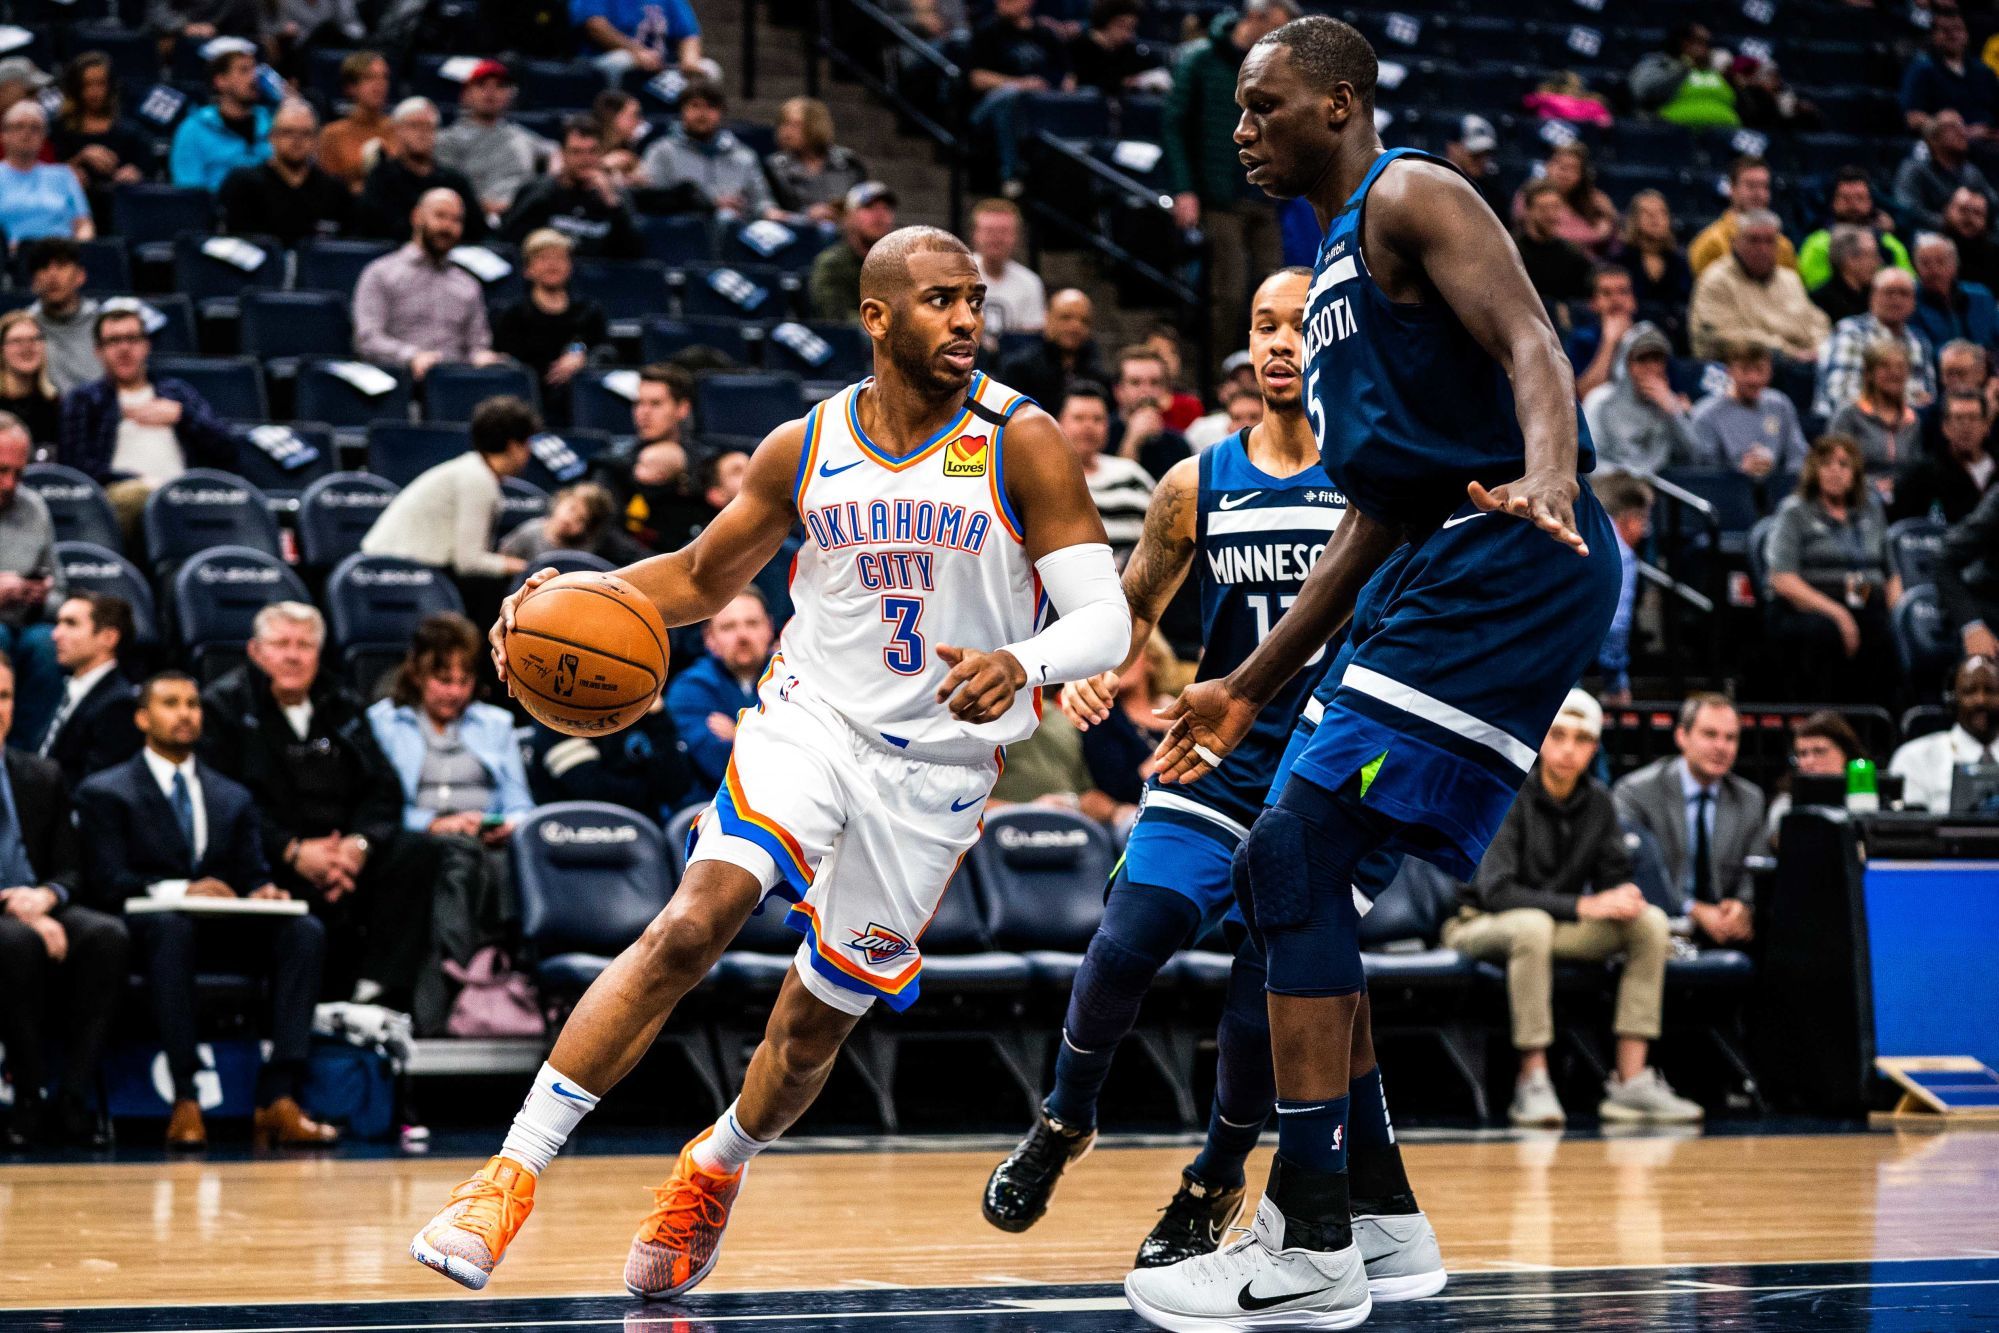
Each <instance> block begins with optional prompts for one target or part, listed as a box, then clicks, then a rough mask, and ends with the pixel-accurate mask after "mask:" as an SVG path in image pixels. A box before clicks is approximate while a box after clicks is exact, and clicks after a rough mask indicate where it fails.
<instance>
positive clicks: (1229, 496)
mask: <svg viewBox="0 0 1999 1333" xmlns="http://www.w3.org/2000/svg"><path fill="white" fill-rule="evenodd" d="M1248 444H1249V431H1248V430H1247V429H1245V430H1241V431H1238V432H1237V433H1236V434H1234V435H1231V436H1230V437H1229V438H1227V439H1225V440H1223V441H1222V442H1221V443H1220V444H1217V445H1215V446H1214V447H1213V448H1211V449H1209V450H1208V451H1207V452H1205V453H1203V454H1202V455H1201V458H1200V478H1201V480H1200V490H1199V496H1200V508H1199V511H1198V512H1199V517H1198V518H1197V520H1196V523H1195V529H1194V575H1195V579H1196V586H1197V587H1198V588H1199V589H1200V593H1201V642H1202V644H1203V645H1204V647H1203V649H1202V653H1201V666H1200V670H1199V672H1198V673H1197V675H1196V679H1198V680H1212V679H1214V678H1216V677H1218V676H1226V675H1228V674H1229V672H1231V671H1233V670H1235V669H1236V667H1238V666H1239V665H1241V664H1242V661H1243V659H1245V658H1247V657H1248V656H1249V655H1250V653H1251V652H1253V651H1254V650H1255V648H1256V645H1257V644H1259V643H1261V642H1263V640H1264V639H1265V638H1266V637H1267V636H1268V635H1269V634H1270V630H1271V627H1272V626H1273V625H1275V624H1276V623H1277V618H1278V617H1279V616H1281V615H1283V614H1284V611H1285V608H1287V607H1289V606H1290V605H1291V603H1292V602H1294V601H1296V600H1297V598H1298V589H1299V588H1300V587H1302V586H1303V585H1304V582H1305V576H1306V575H1307V574H1309V573H1310V572H1311V570H1312V565H1313V563H1314V562H1315V561H1317V560H1318V558H1319V552H1321V551H1322V550H1324V549H1325V546H1326V543H1327V541H1329V540H1330V539H1331V538H1332V535H1333V529H1334V528H1336V527H1338V526H1339V522H1340V519H1341V518H1342V517H1343V516H1344V515H1345V514H1346V505H1347V502H1346V497H1345V496H1343V495H1341V494H1340V492H1339V490H1338V488H1336V487H1335V486H1334V485H1333V484H1332V481H1331V480H1330V479H1329V478H1328V477H1327V476H1326V472H1325V469H1324V468H1322V467H1318V466H1316V465H1315V466H1312V467H1308V468H1306V469H1305V470H1304V471H1303V472H1299V473H1296V474H1294V475H1292V476H1289V477H1273V476H1271V475H1270V474H1269V473H1268V472H1265V471H1264V470H1263V469H1261V468H1259V467H1257V466H1256V464H1254V463H1252V462H1250V460H1249V448H1248ZM1332 655H1333V654H1332V652H1331V651H1330V650H1328V649H1324V648H1322V649H1320V650H1319V653H1318V655H1316V656H1315V657H1313V658H1312V660H1311V662H1309V663H1308V664H1307V665H1306V667H1305V669H1304V670H1303V671H1300V672H1299V673H1298V674H1297V676H1295V677H1293V678H1292V680H1291V683H1290V684H1288V685H1286V686H1285V687H1284V688H1283V689H1282V690H1281V691H1279V692H1278V694H1277V696H1276V697H1275V698H1273V699H1272V700H1271V701H1270V703H1269V704H1268V705H1267V706H1266V707H1265V708H1264V710H1263V711H1262V712H1261V713H1259V714H1257V718H1256V724H1255V725H1254V726H1253V727H1251V728H1250V732H1249V735H1247V736H1245V737H1243V740H1242V743H1241V744H1240V745H1238V746H1236V748H1235V749H1234V750H1233V751H1231V752H1230V754H1229V756H1228V757H1227V758H1226V759H1225V760H1223V761H1222V766H1221V767H1220V768H1218V769H1216V770H1215V771H1214V772H1212V773H1209V774H1208V775H1207V776H1205V777H1203V778H1201V779H1200V780H1199V781H1197V782H1194V783H1192V784H1190V785H1186V786H1174V787H1172V788H1168V789H1162V788H1161V787H1160V785H1159V783H1158V782H1157V780H1153V781H1151V782H1148V783H1147V784H1146V785H1147V788H1148V790H1147V792H1146V797H1145V803H1146V809H1147V811H1148V812H1159V811H1164V810H1168V809H1176V808H1179V807H1180V806H1181V804H1182V803H1183V802H1194V803H1198V804H1200V805H1202V806H1205V807H1207V808H1208V809H1211V810H1215V811H1218V812H1220V813H1221V814H1223V815H1225V816H1226V817H1228V818H1229V819H1231V820H1234V821H1236V822H1237V823H1240V824H1243V825H1248V824H1249V823H1251V822H1252V821H1253V820H1255V818H1256V815H1257V812H1258V811H1260V810H1262V809H1263V803H1264V796H1265V795H1266V794H1267V793H1268V792H1269V790H1270V779H1271V775H1272V774H1273V773H1274V772H1275V771H1276V769H1277V760H1278V757H1279V756H1280V755H1282V754H1283V753H1284V746H1285V743H1286V742H1287V741H1288V740H1289V739H1290V737H1291V729H1292V727H1293V725H1295V724H1296V722H1297V720H1298V711H1299V709H1300V708H1302V707H1303V706H1304V703H1305V700H1306V698H1307V697H1308V696H1309V695H1310V694H1311V692H1312V689H1313V687H1314V686H1316V685H1317V684H1318V683H1319V678H1320V677H1321V676H1323V675H1324V674H1325V671H1326V664H1327V663H1328V662H1329V661H1330V660H1331V659H1332ZM1186 813H1188V814H1192V815H1195V816H1196V817H1198V816H1199V812H1198V811H1192V810H1189V811H1186Z"/></svg>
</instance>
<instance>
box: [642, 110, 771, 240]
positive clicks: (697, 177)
mask: <svg viewBox="0 0 1999 1333" xmlns="http://www.w3.org/2000/svg"><path fill="white" fill-rule="evenodd" d="M640 169H641V170H642V171H644V173H645V178H646V180H647V181H649V182H651V183H652V184H653V185H656V186H661V187H664V186H669V185H678V184H681V183H682V182H683V181H684V182H686V183H688V184H690V185H695V186H698V187H700V189H701V190H702V192H703V193H705V194H706V195H707V196H708V197H709V199H711V200H713V199H720V198H722V197H724V196H725V195H732V194H739V195H741V196H742V197H743V216H744V217H745V218H757V217H761V216H763V213H764V210H766V209H768V208H771V207H773V204H772V202H771V193H770V182H769V181H768V180H766V179H765V178H764V169H763V163H761V162H759V161H757V155H756V151H755V150H754V149H752V148H750V147H749V146H748V145H746V144H745V143H743V142H742V140H740V139H738V138H737V137H736V136H735V135H733V134H731V133H729V131H727V130H716V131H715V133H714V134H713V135H711V136H709V138H708V140H707V142H705V143H702V142H699V141H697V140H694V139H690V138H688V137H687V135H686V133H685V132H684V131H682V129H681V128H680V126H678V125H676V126H674V127H673V128H672V129H671V130H669V131H668V132H667V133H666V134H664V135H662V136H661V137H660V138H659V139H658V140H657V141H656V142H655V143H654V144H653V146H652V147H650V148H648V149H646V155H645V158H644V159H643V160H642V161H641V162H640Z"/></svg>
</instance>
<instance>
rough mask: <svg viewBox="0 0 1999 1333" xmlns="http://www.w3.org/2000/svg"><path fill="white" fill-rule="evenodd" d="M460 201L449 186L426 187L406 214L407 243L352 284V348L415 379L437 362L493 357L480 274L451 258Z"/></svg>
mask: <svg viewBox="0 0 1999 1333" xmlns="http://www.w3.org/2000/svg"><path fill="white" fill-rule="evenodd" d="M463 209H464V205H463V204H462V203H461V202H460V200H459V198H458V196H457V195H456V194H454V193H453V192H452V191H451V190H449V189H443V188H440V189H435V190H429V191H426V192H425V194H424V196H423V198H422V199H420V200H418V201H417V206H416V210H415V211H414V212H413V213H411V215H410V233H411V239H410V242H409V244H407V245H405V246H403V247H402V248H401V249H400V250H397V251H395V252H393V253H391V254H386V255H383V256H382V257H381V258H380V259H377V260H375V261H374V262H373V263H371V264H369V265H368V267H366V268H364V269H362V270H361V278H360V281H358V282H356V283H355V284H354V307H353V310H354V350H355V351H356V352H357V353H359V354H360V355H361V356H362V357H364V358H366V359H367V360H369V361H373V362H374V363H375V364H376V365H381V366H393V367H396V368H397V369H401V370H407V371H408V372H409V373H410V376H411V378H413V379H418V380H421V379H422V378H423V377H424V376H425V375H428V374H429V373H430V368H431V367H432V366H435V365H438V364H439V363H441V362H443V363H464V364H468V365H474V366H490V365H493V364H495V363H496V362H498V361H499V359H500V358H499V356H498V354H497V353H495V352H494V351H493V334H492V330H491V329H490V328H489V327H488V326H487V324H486V294H485V292H484V291H483V290H481V289H480V286H479V280H478V279H477V278H475V277H473V276H472V275H471V274H470V273H468V272H466V271H465V270H464V269H462V268H460V267H459V266H458V265H456V264H454V263H452V262H451V251H452V250H453V249H454V248H455V247H456V246H457V245H458V238H459V236H460V234H461V231H462V229H463V226H464V216H465V215H464V212H463Z"/></svg>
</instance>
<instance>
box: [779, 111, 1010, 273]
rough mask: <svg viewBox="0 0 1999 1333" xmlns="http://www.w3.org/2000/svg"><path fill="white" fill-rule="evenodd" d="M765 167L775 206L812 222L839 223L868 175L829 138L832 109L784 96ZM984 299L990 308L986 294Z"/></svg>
mask: <svg viewBox="0 0 1999 1333" xmlns="http://www.w3.org/2000/svg"><path fill="white" fill-rule="evenodd" d="M764 167H765V169H766V170H767V171H768V172H769V174H770V183H771V193H772V196H773V197H774V198H775V200H776V202H777V206H778V207H779V208H782V209H784V210H785V211H786V212H788V213H799V214H803V215H804V216H806V217H809V218H811V219H812V220H813V221H814V222H838V221H839V220H840V206H841V201H842V200H844V199H845V198H846V197H847V191H849V190H851V189H853V188H854V187H855V186H856V185H859V184H860V183H861V182H862V181H864V180H866V179H867V178H868V169H867V167H866V166H865V165H863V163H862V162H861V159H860V158H858V157H856V156H854V155H853V154H852V153H850V152H848V151H847V150H846V149H845V148H842V147H841V146H840V145H839V144H837V143H835V142H834V140H833V113H832V112H831V111H828V110H827V109H826V104H825V103H824V102H822V101H820V100H819V99H818V98H816V97H792V98H787V99H786V100H785V103H784V105H783V106H782V107H779V108H778V113H777V151H776V152H774V153H772V154H770V155H769V156H768V157H766V158H765V159H764ZM977 220H978V215H977V214H976V213H974V214H973V222H974V224H975V225H976V223H977ZM986 300H987V307H988V309H990V308H991V301H992V297H991V294H990V293H988V295H987V298H986Z"/></svg>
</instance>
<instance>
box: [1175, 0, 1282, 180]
mask: <svg viewBox="0 0 1999 1333" xmlns="http://www.w3.org/2000/svg"><path fill="white" fill-rule="evenodd" d="M1241 19H1242V15H1241V14H1239V13H1237V12H1236V11H1235V10H1233V9H1227V10H1223V11H1222V12H1221V13H1219V14H1217V15H1215V21H1214V22H1213V23H1210V24H1209V25H1208V35H1207V38H1206V39H1205V40H1203V41H1198V42H1195V43H1194V44H1193V45H1192V46H1190V47H1188V48H1187V51H1186V53H1185V54H1184V55H1182V56H1181V57H1180V59H1179V60H1178V61H1177V62H1176V63H1175V64H1174V66H1173V90H1172V91H1171V92H1169V93H1167V94H1166V134H1165V139H1166V142H1165V144H1164V145H1163V147H1164V148H1165V150H1166V189H1167V191H1168V192H1169V193H1172V194H1182V193H1184V192H1186V191H1188V190H1192V191H1193V192H1194V193H1195V194H1196V195H1198V196H1199V197H1200V200H1201V203H1202V204H1203V205H1211V204H1233V203H1236V202H1238V201H1240V200H1244V199H1260V198H1262V197H1263V192H1262V191H1261V190H1257V189H1255V188H1253V187H1252V186H1251V185H1250V184H1249V183H1248V182H1247V181H1245V180H1244V179H1243V167H1242V163H1241V162H1240V161H1239V160H1238V159H1237V158H1236V145H1235V127H1236V120H1237V118H1238V117H1240V116H1241V115H1242V110H1241V108H1240V107H1238V106H1236V104H1235V80H1236V71H1238V70H1239V69H1241V68H1242V60H1243V56H1245V55H1246V54H1248V53H1247V52H1245V51H1243V50H1242V49H1241V48H1239V47H1237V46H1236V44H1235V43H1234V42H1233V41H1231V40H1230V39H1229V34H1230V33H1231V32H1233V31H1234V30H1235V25H1236V24H1237V23H1238V22H1240V21H1241Z"/></svg>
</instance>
